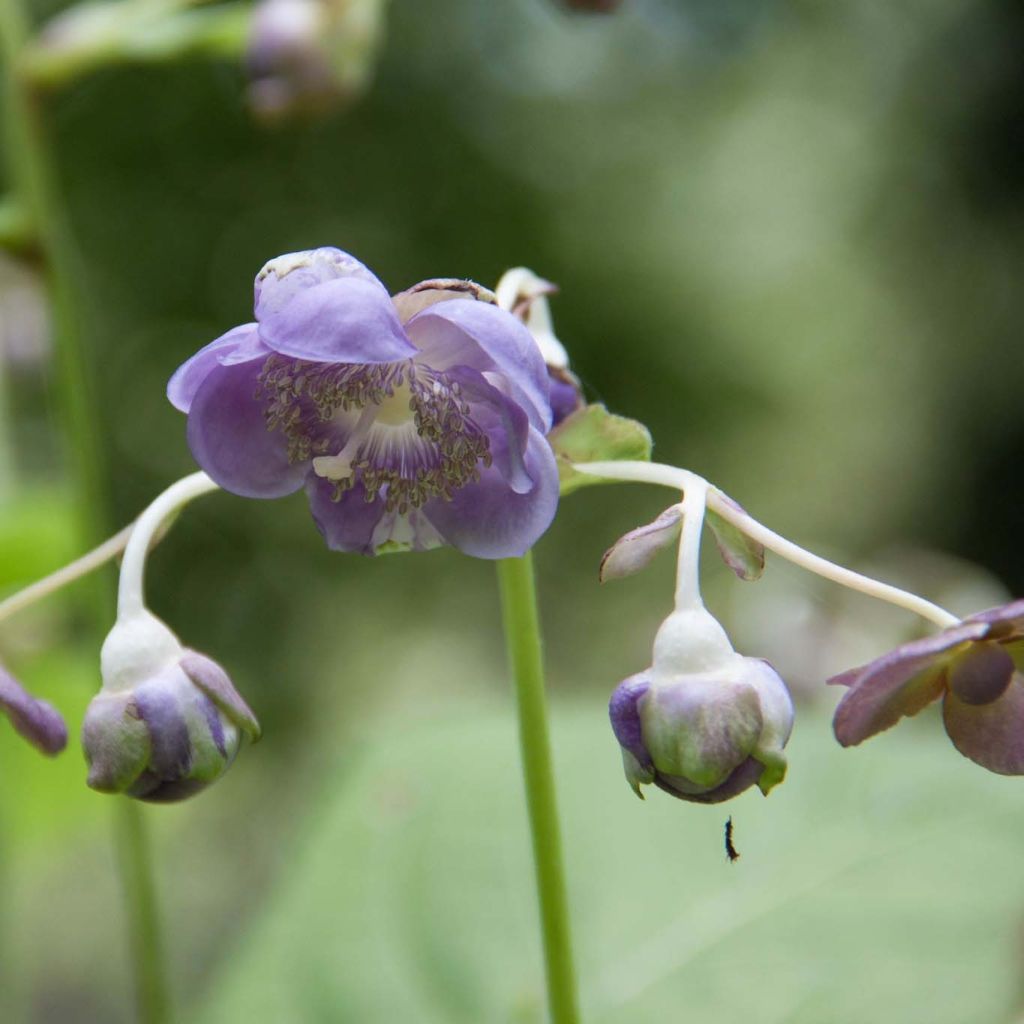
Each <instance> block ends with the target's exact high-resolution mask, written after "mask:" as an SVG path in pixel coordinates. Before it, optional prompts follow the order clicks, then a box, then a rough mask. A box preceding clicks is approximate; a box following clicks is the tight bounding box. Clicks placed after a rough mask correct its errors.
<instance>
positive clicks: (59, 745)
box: [0, 665, 68, 754]
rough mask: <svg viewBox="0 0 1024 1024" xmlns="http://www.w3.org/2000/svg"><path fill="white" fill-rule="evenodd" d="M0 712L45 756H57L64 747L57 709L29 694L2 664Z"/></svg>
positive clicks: (65, 738)
mask: <svg viewBox="0 0 1024 1024" xmlns="http://www.w3.org/2000/svg"><path fill="white" fill-rule="evenodd" d="M0 711H2V712H3V713H4V714H5V715H7V717H8V718H9V719H10V721H11V725H13V726H14V728H15V730H16V731H17V732H18V733H20V734H21V735H22V736H24V737H25V739H27V740H28V741H29V743H31V744H32V746H34V747H36V748H37V749H38V750H41V751H42V752H43V753H44V754H59V753H60V752H61V751H62V750H63V749H64V747H65V746H66V745H67V742H68V730H67V726H66V725H65V724H64V719H63V718H61V716H60V714H59V713H58V712H57V711H56V709H55V708H54V707H53V706H52V705H50V704H48V703H47V702H46V701H45V700H39V699H38V698H37V697H33V696H32V694H30V693H28V692H27V691H26V690H25V688H24V687H23V686H22V685H21V683H19V682H18V680H17V679H15V678H14V676H12V675H11V674H10V673H9V672H7V671H6V670H5V669H4V668H3V666H2V665H0Z"/></svg>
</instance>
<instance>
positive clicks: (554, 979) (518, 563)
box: [498, 552, 579, 1024]
mask: <svg viewBox="0 0 1024 1024" xmlns="http://www.w3.org/2000/svg"><path fill="white" fill-rule="evenodd" d="M498 580H499V583H500V589H501V604H502V612H503V618H504V624H505V644H506V647H507V648H508V655H509V664H510V667H511V671H512V678H513V682H514V685H515V690H516V702H517V708H518V713H519V743H520V749H521V752H522V760H523V777H524V781H525V784H526V805H527V813H528V814H529V818H530V832H531V837H532V840H533V861H534V869H535V872H536V881H537V898H538V903H539V906H540V923H541V932H542V936H543V942H544V966H545V974H546V978H547V990H548V1006H549V1009H550V1013H551V1021H552V1024H576V1022H577V1021H579V1011H578V1008H577V998H576V977H575V970H574V968H573V957H572V942H571V937H570V925H569V907H568V901H567V898H566V886H565V872H564V868H563V865H562V840H561V833H560V828H559V822H558V809H557V805H556V798H555V783H554V773H553V769H552V764H551V741H550V738H549V735H548V720H547V706H546V700H545V695H544V664H543V657H542V652H541V637H540V624H539V622H538V616H537V595H536V588H535V586H534V577H533V561H532V557H531V555H530V553H529V552H528V553H527V554H526V555H524V556H523V557H522V558H506V559H504V560H502V561H500V562H498Z"/></svg>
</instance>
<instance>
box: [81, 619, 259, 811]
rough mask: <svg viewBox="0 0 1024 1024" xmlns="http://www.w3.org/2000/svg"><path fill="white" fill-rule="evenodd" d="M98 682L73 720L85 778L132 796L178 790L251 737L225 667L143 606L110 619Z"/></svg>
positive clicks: (217, 769)
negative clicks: (80, 718) (78, 721)
mask: <svg viewBox="0 0 1024 1024" xmlns="http://www.w3.org/2000/svg"><path fill="white" fill-rule="evenodd" d="M101 661H102V668H103V688H102V690H101V691H100V692H99V694H97V696H96V697H94V698H93V701H92V703H91V704H90V705H89V708H88V710H87V712H86V715H85V721H84V722H83V724H82V746H83V749H84V750H85V756H86V760H87V761H88V763H89V778H88V783H89V785H90V786H91V787H92V788H93V789H96V790H99V791H100V792H103V793H124V794H126V795H128V796H132V797H137V798H138V799H140V800H149V801H155V802H170V801H174V800H182V799H184V798H186V797H188V796H192V795H193V794H194V793H197V792H199V791H200V790H201V789H204V788H205V787H206V786H208V785H209V784H210V783H211V782H213V781H215V780H216V779H217V778H219V777H220V776H221V775H222V774H223V773H224V772H225V771H226V770H227V769H228V768H229V767H230V766H231V764H232V762H233V761H234V759H235V756H236V755H237V753H238V751H239V749H240V748H241V746H242V744H243V743H244V742H245V741H246V740H250V741H255V740H257V739H258V738H259V735H260V729H259V724H258V723H257V721H256V718H255V716H254V715H253V713H252V711H251V710H250V709H249V706H248V705H247V704H246V703H245V701H244V700H243V699H242V697H241V696H240V695H239V693H238V691H237V690H236V689H235V688H234V686H233V685H232V683H231V680H230V678H229V677H228V675H227V673H226V672H225V671H224V670H223V669H222V668H221V667H220V666H219V665H218V664H217V663H216V662H214V661H211V660H210V659H209V658H207V657H205V656H204V655H202V654H199V653H197V652H195V651H191V650H188V649H187V648H184V647H182V646H181V644H180V642H179V641H178V639H177V637H175V636H174V634H173V633H172V632H171V631H170V630H169V629H168V628H167V626H166V625H164V623H162V622H161V621H160V620H159V619H157V618H156V617H155V616H153V615H152V614H150V613H149V612H145V611H144V612H141V613H137V614H134V615H132V616H131V617H130V618H128V619H126V620H121V621H119V622H118V623H117V625H115V626H114V628H113V630H111V632H110V634H109V635H108V637H107V640H106V642H105V643H104V645H103V652H102V655H101Z"/></svg>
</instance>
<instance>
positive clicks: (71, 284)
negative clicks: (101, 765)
mask: <svg viewBox="0 0 1024 1024" xmlns="http://www.w3.org/2000/svg"><path fill="white" fill-rule="evenodd" d="M28 39H29V24H28V20H27V18H26V16H25V13H24V11H23V9H22V7H21V0H0V62H2V67H0V91H2V97H0V99H2V100H3V104H4V109H3V114H4V117H3V123H4V127H5V128H6V130H7V138H6V140H5V142H6V145H5V146H4V154H5V156H6V160H7V163H8V167H7V170H8V172H9V175H10V182H9V184H10V185H11V186H12V188H13V189H14V191H15V192H16V194H17V196H18V198H19V199H20V200H21V201H22V202H23V203H24V204H25V206H26V208H27V209H28V213H29V218H30V220H31V223H32V227H33V230H34V231H35V233H36V236H37V241H38V248H39V252H40V255H41V257H42V262H43V268H44V272H45V275H46V283H47V287H48V289H49V295H50V309H51V313H52V315H53V320H54V332H53V336H54V344H55V348H56V352H57V363H58V374H59V393H60V406H61V410H62V412H63V417H64V423H63V426H64V431H65V439H66V443H67V445H68V448H69V451H70V454H71V471H72V473H73V475H74V481H75V502H76V507H77V513H78V524H79V530H80V532H81V534H82V537H81V539H82V541H83V546H87V547H91V546H92V545H93V544H94V543H95V542H96V540H97V539H98V538H99V537H100V536H102V532H101V526H102V524H103V521H104V519H105V516H104V512H103V509H104V504H105V503H104V500H103V495H104V486H103V460H102V459H101V457H100V446H99V441H98V437H97V430H96V425H95V419H94V413H95V409H96V403H95V401H94V399H93V394H92V390H93V389H92V379H91V374H90V373H89V372H88V367H89V362H88V358H87V354H86V351H85V348H84V346H83V344H82V331H81V323H82V315H83V310H82V294H81V286H80V285H79V282H80V281H81V280H82V276H83V275H82V273H81V268H80V265H79V259H78V256H77V253H76V250H75V247H74V243H73V239H72V238H71V233H70V231H69V230H68V227H67V224H66V221H65V215H64V210H63V206H62V203H61V198H60V192H59V190H58V188H57V184H56V177H55V174H54V170H53V166H52V162H51V156H50V152H49V148H48V144H47V140H46V137H45V134H44V132H43V127H42V123H41V117H40V114H41V109H40V97H39V95H38V94H36V93H34V92H33V91H32V89H31V88H30V86H29V84H28V82H27V81H26V79H25V78H24V76H22V75H21V74H19V71H18V67H19V63H18V62H19V60H20V59H21V56H22V54H23V53H24V50H25V46H26V43H27V42H28ZM94 586H95V588H96V589H95V591H94V600H92V601H91V602H90V606H91V607H92V608H93V609H94V614H95V615H96V625H97V633H100V632H101V631H104V630H106V628H107V627H108V625H109V622H110V620H111V619H112V618H113V593H112V591H111V589H110V580H109V579H101V578H97V581H96V583H95V584H94ZM118 813H119V814H120V815H121V817H122V823H123V829H122V832H121V833H119V838H122V837H123V838H125V839H126V840H130V841H127V842H126V843H125V845H124V846H123V847H122V848H121V858H122V866H123V868H122V870H123V875H124V888H125V898H126V902H127V907H128V917H129V931H130V934H131V936H132V942H131V949H132V956H133V958H134V971H135V976H136V978H137V990H138V999H139V1004H138V1005H139V1021H140V1024H162V1022H163V1021H164V1020H165V1019H166V1016H167V1014H166V1005H167V1004H166V995H165V983H164V980H163V961H162V959H161V953H160V948H159V943H158V941H157V934H158V925H157V913H156V901H155V898H154V890H153V883H152V878H151V867H150V858H149V850H148V847H147V839H146V832H145V828H144V821H143V818H142V813H143V812H142V809H141V808H140V807H139V806H138V805H136V804H134V803H132V802H130V801H128V800H125V801H123V803H122V807H121V808H120V809H119V811H118Z"/></svg>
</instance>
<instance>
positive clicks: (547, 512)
mask: <svg viewBox="0 0 1024 1024" xmlns="http://www.w3.org/2000/svg"><path fill="white" fill-rule="evenodd" d="M525 464H526V472H527V473H529V475H530V477H531V478H532V479H533V481H534V487H533V489H532V490H531V491H530V492H529V494H516V493H515V491H513V490H512V489H511V488H510V487H509V485H508V484H507V483H506V482H505V479H504V477H503V476H502V475H501V471H500V470H499V469H498V468H497V466H496V465H495V466H492V467H490V468H489V469H484V470H483V471H482V472H481V474H480V480H479V481H477V482H476V483H471V484H466V486H465V487H462V488H460V489H459V490H458V491H456V492H455V494H454V496H453V497H452V499H451V501H444V500H443V499H441V498H435V499H433V500H432V501H428V502H427V503H426V504H425V505H424V506H423V512H424V514H425V515H426V516H427V518H428V519H429V520H430V522H431V523H433V525H434V526H435V527H436V529H437V532H438V533H440V534H441V536H442V537H444V539H445V540H446V541H447V542H448V543H449V544H451V545H452V546H453V547H456V548H458V549H459V550H460V551H462V552H463V553H464V554H467V555H472V556H473V557H475V558H512V557H516V556H519V555H523V554H525V553H526V552H527V551H528V550H529V549H530V548H531V547H533V545H534V544H535V543H536V542H537V541H538V540H539V539H540V537H541V535H542V534H543V533H544V531H545V530H547V528H548V527H549V526H550V525H551V520H552V519H554V517H555V510H556V509H557V507H558V468H557V466H556V465H555V456H554V454H553V453H552V451H551V446H550V445H549V444H548V443H547V441H546V440H545V439H544V436H543V435H542V434H540V433H539V432H538V431H536V430H534V429H533V428H531V429H530V436H529V441H528V442H527V446H526V458H525Z"/></svg>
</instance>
